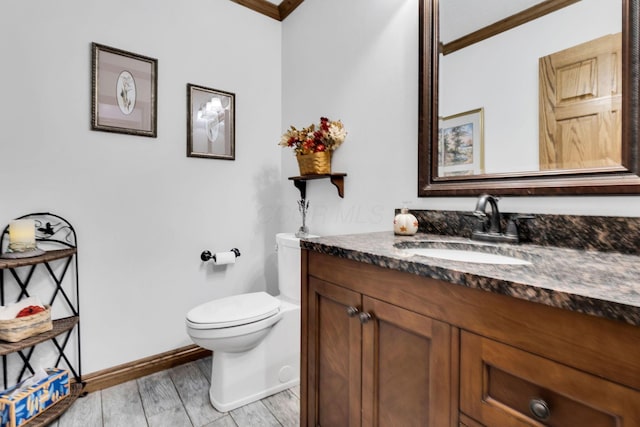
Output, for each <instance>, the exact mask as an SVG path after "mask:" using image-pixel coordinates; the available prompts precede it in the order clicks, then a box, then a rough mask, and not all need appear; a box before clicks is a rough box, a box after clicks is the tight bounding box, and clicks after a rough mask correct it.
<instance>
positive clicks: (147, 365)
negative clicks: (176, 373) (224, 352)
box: [82, 345, 211, 393]
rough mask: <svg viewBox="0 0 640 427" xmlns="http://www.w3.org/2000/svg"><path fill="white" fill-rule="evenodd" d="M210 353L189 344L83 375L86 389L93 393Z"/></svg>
mask: <svg viewBox="0 0 640 427" xmlns="http://www.w3.org/2000/svg"><path fill="white" fill-rule="evenodd" d="M210 355H211V350H205V349H204V348H201V347H198V346H197V345H188V346H185V347H181V348H177V349H175V350H171V351H167V352H166V353H160V354H156V355H154V356H149V357H145V358H144V359H139V360H134V361H133V362H129V363H124V364H122V365H118V366H114V367H112V368H108V369H103V370H102V371H97V372H94V373H92V374H88V375H83V376H82V379H83V381H84V382H85V383H86V386H85V391H86V392H88V393H91V392H92V391H98V390H102V389H104V388H107V387H111V386H114V385H118V384H121V383H124V382H127V381H130V380H135V379H136V378H140V377H144V376H145V375H149V374H153V373H155V372H159V371H163V370H165V369H169V368H172V367H174V366H178V365H182V364H184V363H188V362H192V361H194V360H198V359H202V358H203V357H207V356H210Z"/></svg>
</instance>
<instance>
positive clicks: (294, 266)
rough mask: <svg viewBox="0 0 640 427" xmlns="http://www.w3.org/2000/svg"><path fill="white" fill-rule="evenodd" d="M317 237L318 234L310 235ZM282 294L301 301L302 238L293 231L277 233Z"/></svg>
mask: <svg viewBox="0 0 640 427" xmlns="http://www.w3.org/2000/svg"><path fill="white" fill-rule="evenodd" d="M309 237H317V236H309ZM276 250H277V251H278V288H279V290H280V296H281V297H282V298H283V299H285V300H287V301H290V302H294V303H298V304H299V303H300V239H299V238H297V237H296V236H295V235H294V234H293V233H279V234H276Z"/></svg>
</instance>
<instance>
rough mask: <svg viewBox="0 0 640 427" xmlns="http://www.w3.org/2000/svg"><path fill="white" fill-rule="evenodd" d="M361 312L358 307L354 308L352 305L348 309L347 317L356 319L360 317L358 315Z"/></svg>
mask: <svg viewBox="0 0 640 427" xmlns="http://www.w3.org/2000/svg"><path fill="white" fill-rule="evenodd" d="M359 312H360V310H358V307H354V306H352V305H350V306H349V307H347V315H348V316H349V317H356V316H357V315H358V313H359Z"/></svg>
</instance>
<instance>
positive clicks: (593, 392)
mask: <svg viewBox="0 0 640 427" xmlns="http://www.w3.org/2000/svg"><path fill="white" fill-rule="evenodd" d="M460 370H461V371H460V410H461V411H462V412H463V413H464V414H466V415H468V416H469V417H471V418H473V419H475V420H477V421H479V422H480V423H482V424H483V425H485V426H490V427H493V426H496V427H497V426H500V427H511V426H554V427H560V426H567V427H573V426H590V427H600V426H603V427H604V426H606V427H609V426H610V427H632V426H640V392H639V391H637V390H634V389H630V388H627V387H624V386H621V385H619V384H616V383H613V382H611V381H607V380H605V379H603V378H600V377H596V376H594V375H591V374H588V373H585V372H583V371H579V370H577V369H574V368H571V367H569V366H566V365H563V364H560V363H557V362H554V361H552V360H549V359H546V358H543V357H540V356H537V355H534V354H532V353H528V352H526V351H523V350H520V349H517V348H515V347H511V346H509V345H505V344H502V343H499V342H497V341H494V340H490V339H488V338H485V337H482V336H479V335H476V334H472V333H470V332H466V331H463V332H462V333H461V344H460ZM534 412H536V415H534Z"/></svg>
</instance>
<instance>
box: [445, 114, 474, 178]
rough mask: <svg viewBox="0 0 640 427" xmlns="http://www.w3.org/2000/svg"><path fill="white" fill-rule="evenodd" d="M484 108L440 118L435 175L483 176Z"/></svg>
mask: <svg viewBox="0 0 640 427" xmlns="http://www.w3.org/2000/svg"><path fill="white" fill-rule="evenodd" d="M483 126H484V109H483V108H478V109H476V110H470V111H465V112H464V113H459V114H455V115H452V116H448V117H444V118H440V123H439V127H438V133H439V144H438V176H439V177H452V176H467V175H479V174H482V173H484V128H483Z"/></svg>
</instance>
